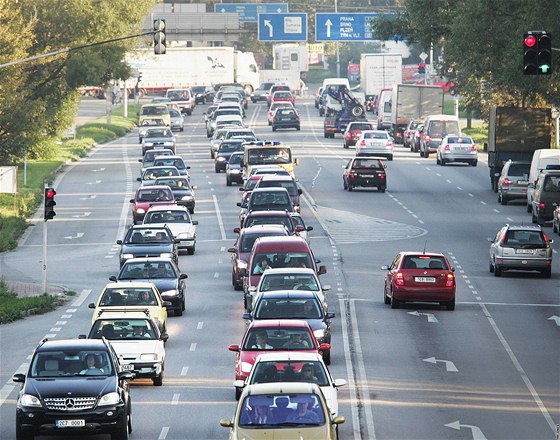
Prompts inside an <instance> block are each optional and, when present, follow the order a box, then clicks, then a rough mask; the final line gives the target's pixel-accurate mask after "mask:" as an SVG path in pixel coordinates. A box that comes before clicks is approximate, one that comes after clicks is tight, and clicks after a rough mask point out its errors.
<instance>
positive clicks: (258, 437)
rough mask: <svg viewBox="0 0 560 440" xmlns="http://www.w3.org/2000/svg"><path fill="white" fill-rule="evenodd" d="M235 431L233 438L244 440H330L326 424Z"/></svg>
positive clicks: (239, 429)
mask: <svg viewBox="0 0 560 440" xmlns="http://www.w3.org/2000/svg"><path fill="white" fill-rule="evenodd" d="M236 431H237V437H234V438H238V439H244V440H262V439H268V440H293V439H303V438H304V439H305V440H314V439H317V440H319V439H320V440H324V439H326V438H330V437H329V434H328V427H327V425H326V424H325V425H323V426H307V427H298V428H291V427H290V428H286V427H282V426H277V427H276V428H270V429H261V428H259V429H255V428H249V429H246V428H237V430H236Z"/></svg>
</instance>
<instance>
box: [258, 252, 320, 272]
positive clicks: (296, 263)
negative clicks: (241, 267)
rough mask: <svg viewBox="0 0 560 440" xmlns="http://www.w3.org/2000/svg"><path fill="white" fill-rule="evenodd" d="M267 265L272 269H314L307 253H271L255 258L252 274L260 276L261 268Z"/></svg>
mask: <svg viewBox="0 0 560 440" xmlns="http://www.w3.org/2000/svg"><path fill="white" fill-rule="evenodd" d="M265 260H266V263H267V264H268V266H270V268H273V269H274V268H278V267H302V268H305V267H307V268H313V264H312V263H311V256H310V255H309V254H308V253H305V252H276V253H275V252H271V253H269V254H257V255H255V258H253V267H252V271H251V273H252V274H253V275H259V274H261V273H262V272H263V271H262V270H260V269H259V268H260V267H261V266H262V265H263V262H264V261H265Z"/></svg>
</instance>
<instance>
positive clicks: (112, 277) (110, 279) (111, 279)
mask: <svg viewBox="0 0 560 440" xmlns="http://www.w3.org/2000/svg"><path fill="white" fill-rule="evenodd" d="M109 281H115V282H116V281H117V277H116V276H115V275H113V276H111V277H109Z"/></svg>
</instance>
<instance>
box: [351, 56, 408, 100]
mask: <svg viewBox="0 0 560 440" xmlns="http://www.w3.org/2000/svg"><path fill="white" fill-rule="evenodd" d="M400 83H402V55H401V54H384V53H363V54H362V55H361V57H360V89H361V91H362V93H364V94H365V95H366V98H368V97H370V96H374V95H379V92H380V91H381V89H392V88H393V86H394V85H395V84H400Z"/></svg>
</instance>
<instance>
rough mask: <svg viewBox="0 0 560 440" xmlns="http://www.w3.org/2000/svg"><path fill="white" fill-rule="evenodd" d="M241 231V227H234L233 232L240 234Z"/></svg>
mask: <svg viewBox="0 0 560 440" xmlns="http://www.w3.org/2000/svg"><path fill="white" fill-rule="evenodd" d="M240 231H241V228H233V232H235V233H236V234H239V232H240Z"/></svg>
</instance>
